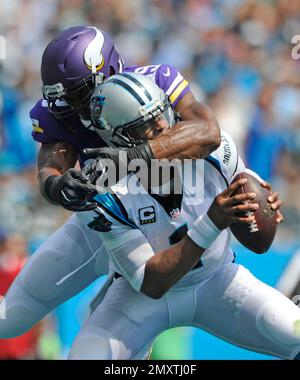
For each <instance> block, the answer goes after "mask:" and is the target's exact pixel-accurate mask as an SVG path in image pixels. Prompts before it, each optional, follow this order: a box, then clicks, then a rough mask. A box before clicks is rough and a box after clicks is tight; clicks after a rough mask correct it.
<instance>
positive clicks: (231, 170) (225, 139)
mask: <svg viewBox="0 0 300 380" xmlns="http://www.w3.org/2000/svg"><path fill="white" fill-rule="evenodd" d="M216 154H217V155H218V159H219V160H220V161H221V162H222V169H223V173H224V175H225V176H226V177H227V180H228V182H229V183H231V182H232V180H233V178H234V177H235V176H236V175H237V174H239V173H242V172H246V173H248V174H251V175H252V176H254V177H255V178H256V179H257V180H258V181H260V182H263V179H262V178H260V176H259V175H258V174H257V173H255V172H254V171H252V170H251V169H248V168H246V166H245V164H244V162H243V160H242V159H241V157H240V156H239V154H238V150H237V147H236V145H235V142H234V141H233V139H232V137H231V136H230V135H229V134H228V133H227V132H225V131H221V145H220V147H219V148H218V149H217V151H216Z"/></svg>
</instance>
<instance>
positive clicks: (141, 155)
mask: <svg viewBox="0 0 300 380" xmlns="http://www.w3.org/2000/svg"><path fill="white" fill-rule="evenodd" d="M83 154H84V155H85V157H86V158H87V159H93V161H92V162H91V163H89V164H88V165H87V166H86V167H85V168H84V170H83V173H84V174H85V175H86V176H87V177H89V179H90V182H91V183H96V181H97V179H98V178H99V177H100V176H101V174H102V168H103V166H102V165H99V161H100V164H101V160H104V159H105V160H111V161H112V162H113V164H114V165H115V168H116V173H117V174H119V173H124V174H126V173H127V174H128V171H127V165H128V164H129V163H130V162H131V161H132V160H134V159H139V160H144V162H145V163H146V164H147V166H149V165H150V164H151V160H152V159H153V158H154V157H153V153H152V151H151V148H150V146H149V144H148V143H147V142H144V143H142V144H140V145H138V146H135V147H131V148H127V149H120V148H95V149H84V150H83ZM119 179H121V178H117V180H119Z"/></svg>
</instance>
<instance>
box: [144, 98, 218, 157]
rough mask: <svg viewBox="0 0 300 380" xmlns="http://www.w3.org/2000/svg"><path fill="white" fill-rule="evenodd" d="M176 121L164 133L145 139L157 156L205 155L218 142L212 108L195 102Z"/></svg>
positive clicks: (216, 125) (210, 151) (215, 146)
mask: <svg viewBox="0 0 300 380" xmlns="http://www.w3.org/2000/svg"><path fill="white" fill-rule="evenodd" d="M182 116H183V117H182V118H183V121H181V122H178V123H176V124H175V125H174V127H173V128H171V129H170V130H168V132H167V133H166V134H161V135H159V136H158V137H157V138H156V139H154V140H151V141H149V145H150V147H151V150H152V153H153V156H154V157H155V158H157V159H163V158H167V159H169V160H171V159H174V158H179V159H188V158H190V159H199V158H205V157H207V156H208V155H209V154H210V153H212V152H213V151H214V150H216V149H217V148H218V147H219V145H220V143H221V135H220V128H219V125H218V122H217V120H216V118H215V116H214V115H213V113H212V111H211V110H210V109H209V108H208V107H206V106H204V105H202V104H200V103H197V102H194V103H193V104H191V105H190V107H189V108H188V110H186V111H185V112H184V113H183V115H182Z"/></svg>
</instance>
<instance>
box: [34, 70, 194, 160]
mask: <svg viewBox="0 0 300 380" xmlns="http://www.w3.org/2000/svg"><path fill="white" fill-rule="evenodd" d="M123 72H136V73H139V74H142V75H145V76H147V77H149V78H151V79H152V80H153V81H154V82H155V83H156V84H157V85H158V86H159V87H160V88H161V89H162V90H163V91H164V92H165V93H166V94H167V95H168V97H169V100H170V103H171V105H172V107H175V106H176V104H177V103H178V102H179V101H180V100H181V99H182V97H183V96H184V95H185V94H186V93H187V92H189V91H190V87H189V84H188V82H187V81H186V80H185V79H184V78H183V77H182V75H181V74H180V73H179V72H178V70H177V69H176V68H175V67H173V66H171V65H152V66H131V67H127V68H125V69H124V70H123ZM62 103H63V102H62ZM30 117H31V120H32V125H33V131H32V136H33V138H34V140H36V141H38V142H41V143H44V144H49V143H55V142H59V141H64V142H67V143H69V144H71V145H72V146H74V148H75V149H76V150H77V151H78V154H79V158H80V161H81V162H82V160H83V159H84V157H82V156H81V151H82V149H84V148H99V147H104V146H106V144H105V142H104V141H103V140H102V139H101V137H100V136H99V135H98V134H97V133H96V132H94V131H93V128H90V129H88V128H87V127H85V126H84V125H83V124H82V122H81V120H80V118H79V117H78V116H77V114H75V113H74V116H72V117H69V118H68V119H66V120H65V121H59V120H57V119H55V118H54V116H53V115H52V114H51V113H50V112H49V110H48V106H47V102H46V100H42V99H40V100H39V101H38V102H37V103H36V104H35V106H34V107H33V108H32V109H31V111H30Z"/></svg>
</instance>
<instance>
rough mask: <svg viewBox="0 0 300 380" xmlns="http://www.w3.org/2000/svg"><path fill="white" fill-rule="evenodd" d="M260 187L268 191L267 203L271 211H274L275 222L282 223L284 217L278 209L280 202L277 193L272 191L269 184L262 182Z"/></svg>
mask: <svg viewBox="0 0 300 380" xmlns="http://www.w3.org/2000/svg"><path fill="white" fill-rule="evenodd" d="M261 185H262V187H264V188H266V189H268V190H269V191H270V195H269V196H268V202H269V203H270V204H271V208H272V210H276V212H277V218H276V222H277V223H278V224H279V223H282V222H283V221H284V217H283V215H282V213H281V212H280V207H281V206H282V200H281V199H280V198H279V193H277V192H273V191H272V186H271V184H270V183H269V182H266V181H264V182H262V184H261Z"/></svg>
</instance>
